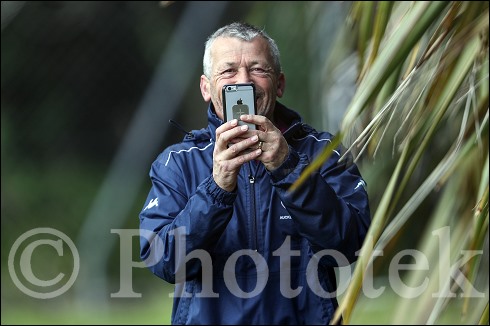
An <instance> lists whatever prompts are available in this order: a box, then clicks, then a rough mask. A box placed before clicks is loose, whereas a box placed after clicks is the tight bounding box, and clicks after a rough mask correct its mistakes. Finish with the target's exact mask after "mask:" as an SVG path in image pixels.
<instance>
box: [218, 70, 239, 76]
mask: <svg viewBox="0 0 490 326" xmlns="http://www.w3.org/2000/svg"><path fill="white" fill-rule="evenodd" d="M235 74H236V70H235V69H232V68H230V69H226V70H223V71H222V72H221V75H222V76H233V75H235Z"/></svg>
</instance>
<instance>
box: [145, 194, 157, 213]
mask: <svg viewBox="0 0 490 326" xmlns="http://www.w3.org/2000/svg"><path fill="white" fill-rule="evenodd" d="M153 206H156V207H158V197H157V198H153V199H152V200H150V202H149V203H148V206H146V207H145V209H144V211H146V210H147V209H150V208H152V207H153Z"/></svg>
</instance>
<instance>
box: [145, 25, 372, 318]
mask: <svg viewBox="0 0 490 326" xmlns="http://www.w3.org/2000/svg"><path fill="white" fill-rule="evenodd" d="M279 58H280V57H279V50H278V48H277V45H276V43H275V42H274V40H272V39H271V38H270V37H269V36H268V35H267V34H266V33H265V32H264V31H263V30H260V29H258V28H256V27H254V26H251V25H248V24H243V23H232V24H230V25H227V26H224V27H222V28H220V29H219V30H217V31H216V32H215V33H214V34H213V35H211V36H210V37H209V39H208V40H207V42H206V45H205V53H204V59H203V68H204V74H203V75H202V76H201V82H200V89H201V94H202V96H203V98H204V100H205V101H206V102H209V106H208V121H209V124H208V126H207V128H206V129H201V130H195V131H192V132H191V133H190V134H188V135H187V136H186V137H185V138H184V139H183V141H182V142H181V143H179V144H175V145H172V146H170V147H168V148H167V149H165V150H164V151H163V152H162V153H161V154H160V155H159V156H158V158H157V159H156V160H155V162H154V163H153V164H152V167H151V170H150V178H151V180H152V188H151V190H150V193H149V195H148V199H147V201H146V203H145V205H144V207H145V208H143V210H142V211H141V214H140V228H141V235H142V236H141V258H142V259H143V260H144V261H145V262H146V264H147V265H148V267H149V268H150V269H151V271H152V272H153V273H154V274H156V275H157V276H158V277H160V278H162V279H164V280H166V281H167V282H170V283H175V284H176V286H175V292H174V306H173V310H172V323H173V324H328V323H329V322H330V320H331V318H332V316H333V314H334V311H335V309H336V307H337V301H336V298H335V289H336V279H335V273H334V269H333V268H334V267H336V266H339V265H348V264H350V263H352V262H353V261H355V259H356V252H357V251H358V250H359V249H360V248H361V245H362V242H363V240H364V237H365V235H366V231H367V229H368V227H369V224H370V212H369V205H368V197H367V193H366V190H365V189H364V185H365V183H364V181H363V179H362V177H361V175H360V173H359V171H358V169H357V167H356V166H355V165H354V164H352V161H351V160H350V161H349V160H343V161H342V162H339V158H340V155H341V154H342V153H341V152H340V151H341V148H339V149H337V151H335V153H334V154H333V155H332V156H331V157H330V158H329V159H328V160H327V161H326V162H325V163H324V164H323V165H322V166H321V168H320V169H319V170H318V171H317V172H316V173H313V174H312V175H311V176H310V177H309V178H308V181H307V182H306V183H305V185H304V186H302V187H301V188H300V189H299V190H296V191H294V192H291V191H289V188H290V186H291V185H292V184H293V183H294V182H295V181H296V180H298V178H299V176H300V175H301V173H302V172H303V171H304V170H305V169H306V167H307V166H308V164H309V163H310V162H311V161H312V160H313V159H314V158H315V157H316V155H318V154H319V153H320V152H321V151H322V150H323V149H324V147H325V146H327V144H328V143H329V142H330V141H331V139H332V135H331V134H330V133H328V132H317V131H316V130H314V129H313V128H312V127H310V126H308V125H307V124H305V123H303V122H302V121H301V118H300V116H299V115H298V114H297V113H295V112H294V111H292V110H290V109H288V108H286V107H285V106H284V105H282V104H281V103H279V102H278V101H277V98H280V97H282V96H283V94H284V89H285V81H286V80H285V76H284V74H283V72H282V70H281V65H280V59H279ZM238 83H253V84H254V85H255V88H256V101H257V111H258V115H243V116H241V120H243V121H244V122H246V123H251V124H255V125H256V126H257V130H249V129H248V127H247V126H246V125H245V126H241V125H238V121H237V120H236V119H234V120H232V121H229V122H223V119H224V117H223V99H222V95H221V90H222V87H223V85H226V84H238Z"/></svg>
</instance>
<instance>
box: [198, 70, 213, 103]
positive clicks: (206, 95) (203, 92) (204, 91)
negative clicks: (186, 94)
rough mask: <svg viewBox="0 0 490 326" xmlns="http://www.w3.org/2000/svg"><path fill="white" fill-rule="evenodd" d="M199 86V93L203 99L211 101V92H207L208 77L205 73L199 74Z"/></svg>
mask: <svg viewBox="0 0 490 326" xmlns="http://www.w3.org/2000/svg"><path fill="white" fill-rule="evenodd" d="M199 88H200V89H201V95H202V98H203V99H204V101H205V102H209V101H211V93H210V92H209V79H208V78H207V77H206V76H205V75H201V82H200V84H199Z"/></svg>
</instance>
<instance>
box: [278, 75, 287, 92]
mask: <svg viewBox="0 0 490 326" xmlns="http://www.w3.org/2000/svg"><path fill="white" fill-rule="evenodd" d="M285 89H286V76H284V74H283V73H282V72H281V74H280V75H279V78H277V97H282V96H283V95H284V90H285Z"/></svg>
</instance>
